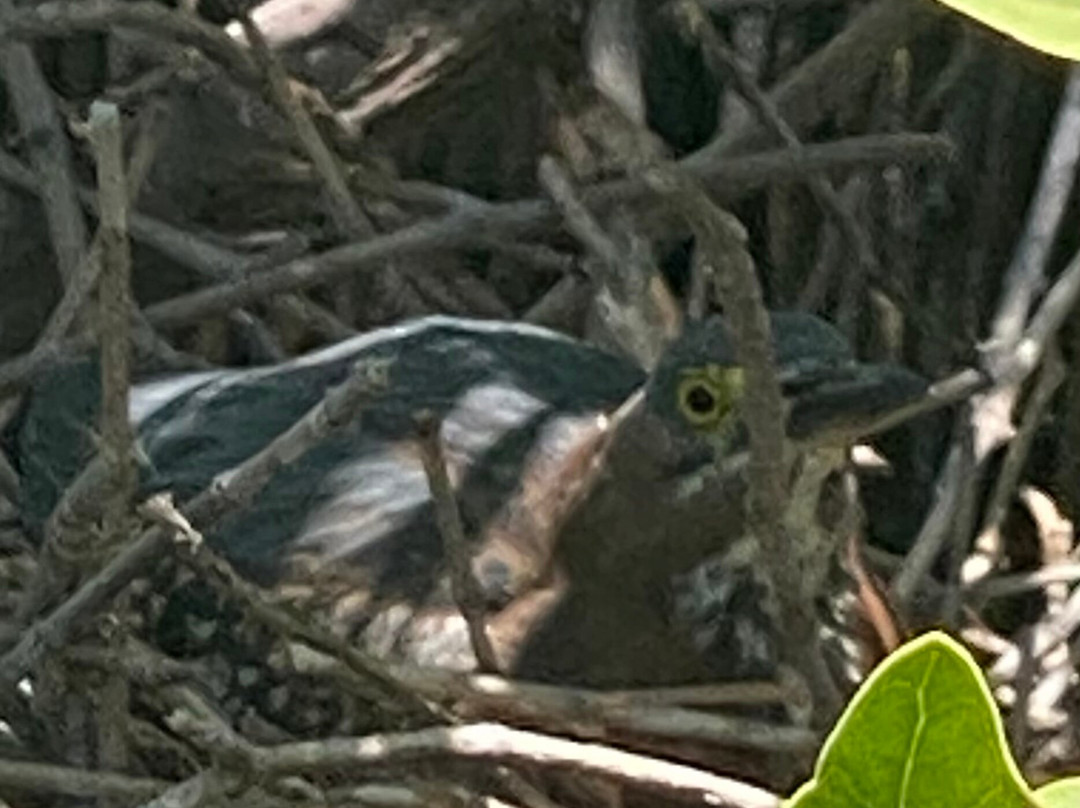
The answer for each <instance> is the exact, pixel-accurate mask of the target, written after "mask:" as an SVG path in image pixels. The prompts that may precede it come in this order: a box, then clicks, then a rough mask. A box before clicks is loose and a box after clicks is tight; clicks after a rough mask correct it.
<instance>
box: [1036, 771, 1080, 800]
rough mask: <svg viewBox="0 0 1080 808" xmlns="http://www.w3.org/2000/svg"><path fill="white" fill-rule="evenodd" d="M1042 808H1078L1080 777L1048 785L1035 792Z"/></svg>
mask: <svg viewBox="0 0 1080 808" xmlns="http://www.w3.org/2000/svg"><path fill="white" fill-rule="evenodd" d="M1035 796H1036V797H1037V798H1038V801H1039V806H1040V808H1076V806H1078V805H1080V777H1068V778H1066V779H1064V780H1057V781H1055V782H1053V783H1048V784H1047V785H1045V786H1043V787H1042V788H1040V789H1038V790H1037V791H1036V792H1035Z"/></svg>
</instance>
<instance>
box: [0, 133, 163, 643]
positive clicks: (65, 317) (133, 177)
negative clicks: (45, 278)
mask: <svg viewBox="0 0 1080 808" xmlns="http://www.w3.org/2000/svg"><path fill="white" fill-rule="evenodd" d="M117 136H118V137H119V134H118V135H117ZM156 145H157V138H156V137H154V136H153V133H151V134H150V135H149V136H147V137H144V138H140V140H139V141H138V142H137V143H136V147H135V150H134V153H133V154H132V158H131V165H130V169H129V171H128V172H127V178H126V180H125V178H124V170H123V168H122V167H121V168H120V174H119V181H120V182H122V183H123V185H124V188H123V193H124V200H125V201H124V202H123V203H122V204H123V212H122V214H116V213H115V212H109V211H106V210H105V208H104V205H105V204H106V200H105V198H104V195H103V197H102V199H100V200H99V201H98V204H97V205H96V207H98V208H100V209H101V213H100V214H99V219H100V222H99V226H98V231H97V232H96V233H95V234H94V239H93V241H92V242H91V244H90V249H89V250H88V251H87V253H86V255H85V256H84V258H83V261H82V263H81V264H80V266H79V269H78V272H77V273H76V276H75V277H74V278H73V279H72V281H71V282H70V283H69V284H68V287H67V289H66V290H65V293H64V297H63V298H62V299H61V301H60V304H59V305H58V306H57V308H56V309H55V310H54V311H53V314H52V316H51V317H50V319H49V322H48V323H47V324H46V326H45V328H44V329H43V331H42V334H41V337H40V338H39V341H38V343H37V345H35V346H34V348H33V350H31V352H30V354H29V361H30V363H33V362H35V361H45V360H47V359H49V358H51V357H54V356H61V355H62V353H61V350H60V345H61V340H62V338H63V337H65V336H66V335H67V332H68V330H69V329H70V328H72V327H73V326H74V324H75V318H76V317H77V316H78V313H79V310H80V308H81V306H82V303H83V301H84V300H85V297H86V296H87V295H89V294H90V292H91V291H93V288H94V286H95V285H96V284H97V281H98V277H99V275H100V274H101V272H102V268H103V265H104V262H105V260H106V258H107V255H106V244H107V241H108V239H109V238H110V237H109V235H108V234H107V232H106V231H107V228H109V227H113V228H114V229H115V228H116V226H117V225H116V221H115V220H116V219H118V218H122V219H123V226H122V230H121V231H118V232H120V237H122V238H123V239H124V242H125V244H126V241H127V238H128V211H127V202H126V200H127V198H128V197H132V198H134V197H135V196H137V194H138V192H139V188H140V187H141V185H142V182H143V180H144V179H145V177H146V174H147V172H148V171H149V168H150V164H151V162H152V160H153V154H154V151H155V147H156ZM111 170H112V168H111V167H110V171H111ZM114 179H115V178H114ZM113 185H115V182H113V183H111V184H110V190H111V191H112V196H115V195H116V193H118V190H117V189H116V188H114V187H112V186H113ZM112 196H111V197H110V200H111V201H110V202H109V204H112V205H114V206H115V205H119V204H121V203H120V202H118V201H117V200H116V199H113V198H112ZM107 214H108V215H107ZM109 218H111V219H113V220H114V221H112V222H109V221H107V219H109ZM124 249H125V251H126V250H127V248H126V247H125V248H124ZM114 257H115V256H114ZM120 260H123V261H125V262H126V263H127V265H128V268H127V269H126V270H124V272H125V273H126V274H127V275H129V276H130V260H131V259H130V255H128V256H127V257H126V258H122V259H120ZM124 288H125V289H127V291H124V292H122V293H120V294H121V299H120V302H121V303H122V304H123V305H124V306H126V307H127V308H126V311H127V312H128V314H127V315H123V314H121V313H120V310H119V309H118V308H117V309H110V312H111V317H110V319H109V320H108V322H110V323H112V322H113V321H114V320H115V319H118V318H120V317H123V318H124V324H123V325H120V324H119V323H116V326H117V327H119V328H121V329H123V331H124V332H125V334H124V336H123V343H122V344H123V345H124V346H125V347H124V349H123V350H125V351H126V350H128V348H127V347H126V346H127V345H128V343H129V341H130V331H131V328H130V325H129V324H128V322H127V317H128V316H130V313H131V312H133V311H134V312H135V314H134V317H135V324H136V329H135V330H136V332H141V333H142V334H143V339H142V340H141V342H142V343H143V344H146V343H148V342H149V343H151V344H152V345H153V346H155V347H157V348H158V350H156V351H155V353H156V354H157V355H158V356H163V357H164V358H165V359H166V360H168V359H169V358H170V357H171V356H172V354H173V353H175V352H174V351H173V350H172V348H171V347H169V346H168V345H164V344H163V341H161V340H158V338H157V337H156V335H154V334H153V331H152V329H151V328H150V327H149V325H147V324H146V323H145V321H144V320H143V318H142V317H141V315H139V314H138V312H137V311H136V310H135V306H134V302H133V300H132V299H131V293H130V281H125V282H124ZM116 294H117V292H116V290H113V291H111V292H110V291H108V290H104V289H103V290H102V291H101V300H102V302H103V303H104V304H106V305H109V306H111V305H112V303H110V301H111V300H114V299H115V296H116ZM91 323H93V321H92V320H91ZM89 328H90V329H91V330H90V331H89V332H88V333H93V331H96V330H100V328H99V326H96V325H92V324H91V325H90V326H89ZM104 335H105V332H104V331H102V336H103V337H104ZM103 353H104V352H103ZM104 358H105V357H104V356H103V359H104ZM102 373H103V376H111V375H112V372H111V371H106V369H105V367H104V365H103V367H102ZM2 375H3V370H2V369H0V377H2ZM124 375H125V376H127V375H129V374H128V372H127V371H126V370H125V371H124ZM127 384H128V383H127V382H125V391H126V385H127ZM108 389H109V386H108V382H103V386H102V390H104V391H107V390H108ZM126 399H127V394H126V392H125V393H124V403H123V405H122V407H121V404H120V399H119V396H118V395H117V397H116V398H115V400H113V402H112V410H113V412H112V415H111V416H108V417H109V418H110V422H112V423H117V424H118V423H119V419H120V418H121V417H122V418H123V420H124V422H125V424H126V422H127V403H126ZM121 409H122V410H123V413H124V414H123V416H120V415H119V413H120V411H121ZM112 419H115V420H112ZM118 428H121V429H122V428H123V427H118ZM114 437H115V436H114ZM122 440H123V442H124V443H125V445H126V446H127V449H126V450H124V452H123V453H122V455H116V457H125V458H130V457H132V454H131V448H132V442H131V440H130V439H122ZM110 445H111V444H110V442H109V439H108V438H106V441H105V446H106V448H108V446H110ZM105 455H106V456H105V457H103V458H102V459H100V460H98V459H96V458H95V460H94V461H92V462H91V464H90V465H89V466H88V467H87V468H86V469H85V470H84V472H83V473H82V474H80V476H79V478H77V480H76V481H75V482H74V483H72V485H71V486H69V488H68V491H66V492H65V495H64V497H63V498H62V499H61V502H60V504H59V506H58V508H57V509H55V510H54V516H55V518H50V519H49V521H48V523H47V524H46V530H45V538H46V542H45V547H46V550H47V553H46V554H45V555H43V556H42V559H41V564H40V565H39V567H38V570H37V572H36V574H35V579H34V581H33V582H31V584H30V586H29V587H28V589H27V593H26V595H25V596H24V598H23V600H22V602H21V603H20V605H19V610H18V613H17V615H16V621H17V622H18V623H19V624H20V625H21V624H24V623H26V622H28V621H29V620H30V619H32V618H33V617H34V616H35V615H36V614H37V613H38V610H39V609H40V608H41V607H42V604H44V603H45V602H46V601H47V600H48V599H49V598H50V597H51V595H52V594H53V593H54V592H55V591H56V589H57V587H58V586H59V585H60V579H61V578H62V577H63V575H64V569H65V567H66V568H67V569H70V568H71V565H70V560H71V559H70V558H69V559H68V563H65V560H64V558H63V556H64V555H65V554H68V555H70V548H69V549H68V550H67V551H65V547H66V545H68V544H69V543H70V539H69V538H68V537H65V536H64V533H65V532H66V528H67V526H68V525H69V524H70V523H71V522H73V521H77V520H73V519H71V518H69V516H70V515H73V514H78V513H80V512H81V511H80V505H79V498H80V497H84V498H85V499H89V500H93V501H94V502H95V504H96V503H97V502H99V501H100V500H101V498H102V497H109V495H110V492H109V491H108V490H107V489H108V487H109V485H110V484H111V483H113V482H115V481H118V480H119V481H120V482H121V489H122V490H124V491H127V492H128V495H124V494H122V493H121V492H119V491H115V490H114V491H113V492H112V493H113V495H115V496H117V497H121V498H123V499H124V500H125V501H126V500H127V497H128V496H129V495H130V492H132V491H133V490H134V485H135V483H134V480H135V471H134V467H132V468H131V469H130V470H128V471H123V472H122V473H121V476H120V477H116V476H114V473H115V468H114V467H113V466H112V460H111V459H110V458H109V456H108V452H106V453H105ZM123 462H125V463H126V462H128V460H124V461H123ZM124 478H128V479H127V482H124V481H123V479H124ZM112 501H115V500H112ZM78 527H79V529H80V530H81V529H82V528H83V527H85V526H83V525H79V526H78Z"/></svg>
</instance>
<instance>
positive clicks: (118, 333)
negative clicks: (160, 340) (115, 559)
mask: <svg viewBox="0 0 1080 808" xmlns="http://www.w3.org/2000/svg"><path fill="white" fill-rule="evenodd" d="M88 123H89V135H90V143H91V145H92V147H93V149H94V155H95V157H96V159H97V180H98V189H99V195H100V199H101V204H100V205H99V208H100V210H101V225H100V244H101V284H100V287H99V289H98V312H99V313H98V322H99V326H98V332H99V334H100V337H101V437H102V449H103V454H104V456H105V462H106V464H107V465H108V467H109V476H110V478H111V480H112V485H111V488H112V490H111V491H110V492H109V497H108V501H107V502H106V505H105V509H104V527H105V533H106V536H107V537H108V540H109V541H117V540H122V538H123V530H124V526H125V525H126V523H127V521H128V516H129V513H130V502H131V497H132V495H133V494H134V492H135V485H136V482H137V480H136V469H135V449H134V445H135V434H134V430H133V429H132V427H131V420H130V418H129V417H128V392H129V390H130V389H131V310H132V308H133V307H134V305H133V300H132V295H131V250H130V246H129V244H128V228H127V196H128V194H127V184H126V181H125V179H124V145H123V139H122V134H121V130H120V111H119V110H118V109H117V108H116V106H115V105H114V104H106V103H103V102H100V101H95V102H94V103H93V104H92V105H91V106H90V118H89V121H88Z"/></svg>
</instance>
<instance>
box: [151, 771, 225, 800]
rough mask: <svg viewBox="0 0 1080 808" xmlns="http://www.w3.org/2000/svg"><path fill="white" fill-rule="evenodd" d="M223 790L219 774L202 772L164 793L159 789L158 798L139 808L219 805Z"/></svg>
mask: <svg viewBox="0 0 1080 808" xmlns="http://www.w3.org/2000/svg"><path fill="white" fill-rule="evenodd" d="M223 790H224V789H223V788H222V783H221V778H220V777H219V776H218V774H217V772H215V771H214V770H213V769H211V770H208V771H201V772H198V773H196V774H193V775H192V776H191V777H189V778H188V779H187V780H183V781H181V782H179V783H176V784H175V785H172V786H169V787H168V788H166V789H165V790H164V791H162V790H161V789H158V792H159V793H158V794H157V796H155V797H154V798H153V799H152V800H149V801H147V802H144V803H143V804H142V805H140V806H139V808H199V806H202V805H205V804H206V803H210V804H219V802H218V801H219V800H221V799H222V796H223V795H222V791H223Z"/></svg>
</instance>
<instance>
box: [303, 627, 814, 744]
mask: <svg viewBox="0 0 1080 808" xmlns="http://www.w3.org/2000/svg"><path fill="white" fill-rule="evenodd" d="M289 659H290V661H291V663H292V665H293V667H294V668H295V670H296V671H297V672H298V673H302V674H306V675H311V676H319V677H326V678H328V679H332V680H334V681H335V682H336V683H338V684H339V686H342V687H345V688H347V689H349V690H352V691H355V692H356V693H357V694H358V695H362V694H363V693H364V692H365V691H366V687H365V683H364V681H363V680H359V681H357V680H356V675H355V674H352V673H350V671H349V670H348V667H347V666H346V665H345V664H344V663H343V662H341V661H340V660H339V659H337V658H336V657H329V656H326V655H325V654H322V653H316V652H312V651H311V650H310V649H309V648H305V647H303V646H299V647H293V648H290V649H289ZM388 670H389V671H390V672H391V673H392V675H393V677H394V678H395V679H396V680H397V681H398V682H400V683H401V684H402V685H403V686H405V687H407V688H409V689H410V690H412V691H414V692H416V693H417V694H419V695H420V696H422V697H423V698H425V699H426V700H428V701H429V702H431V703H434V704H442V705H444V706H445V707H446V708H447V709H452V710H453V712H454V715H455V716H456V717H458V718H461V719H467V720H479V721H501V722H505V723H510V724H519V725H524V726H529V727H533V728H539V729H542V730H544V731H546V732H551V733H558V734H560V735H569V736H571V737H575V738H579V739H581V740H592V741H596V740H605V739H610V738H612V737H618V740H619V743H620V744H622V745H624V746H626V745H633V742H632V741H630V740H628V739H627V736H628V735H629V736H634V737H637V738H663V739H667V740H669V741H679V742H688V741H692V742H697V743H708V744H715V745H718V746H724V747H728V748H738V749H747V750H754V751H762V752H790V751H808V750H813V749H815V748H816V746H817V744H818V743H819V742H820V739H819V738H818V737H817V735H816V734H815V733H814V732H811V731H810V730H807V729H803V728H800V727H791V726H786V725H779V724H774V723H770V722H767V721H758V720H755V719H752V718H745V717H742V716H735V715H720V714H715V713H711V712H703V711H699V710H693V709H684V708H681V707H678V706H677V705H678V704H679V703H694V702H695V700H696V703H699V704H702V705H706V706H710V707H718V706H731V705H740V706H743V707H745V706H748V705H763V704H764V705H770V706H776V705H779V704H782V703H784V701H785V700H786V699H787V698H788V697H789V696H790V692H789V691H788V690H787V689H786V688H784V687H783V686H782V685H778V684H776V683H773V682H732V683H727V684H724V685H712V686H707V687H702V688H671V689H661V690H658V691H656V692H652V691H631V692H612V691H608V692H602V691H594V690H585V689H582V688H572V687H562V686H556V685H544V684H535V683H531V682H518V681H513V680H509V679H504V678H502V677H499V676H492V675H487V674H480V675H478V674H463V673H458V672H455V671H447V670H438V669H430V668H416V667H413V666H408V665H392V666H388ZM695 691H701V692H695Z"/></svg>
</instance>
